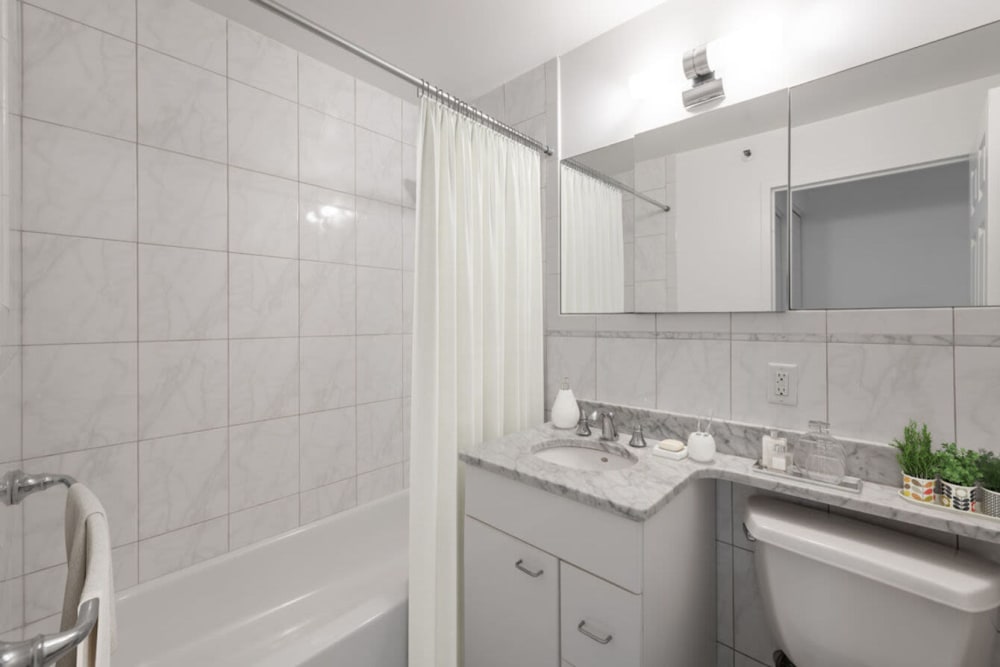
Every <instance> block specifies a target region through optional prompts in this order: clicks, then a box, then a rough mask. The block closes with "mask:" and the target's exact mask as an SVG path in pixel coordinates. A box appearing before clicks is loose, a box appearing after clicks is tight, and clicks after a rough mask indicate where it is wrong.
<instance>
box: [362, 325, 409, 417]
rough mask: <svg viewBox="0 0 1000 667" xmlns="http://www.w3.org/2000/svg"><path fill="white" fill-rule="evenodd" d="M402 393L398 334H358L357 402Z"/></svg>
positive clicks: (401, 365) (386, 397)
mask: <svg viewBox="0 0 1000 667" xmlns="http://www.w3.org/2000/svg"><path fill="white" fill-rule="evenodd" d="M402 395H403V341H402V337H401V336H358V403H359V404H360V403H373V402H375V401H386V400H389V399H392V398H400V397H401V396H402Z"/></svg>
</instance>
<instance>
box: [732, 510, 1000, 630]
mask: <svg viewBox="0 0 1000 667" xmlns="http://www.w3.org/2000/svg"><path fill="white" fill-rule="evenodd" d="M746 527H747V529H748V530H749V531H750V534H751V535H752V536H753V537H754V538H755V539H757V540H758V541H759V542H763V543H765V544H771V545H774V546H775V547H779V548H781V549H785V550H787V551H791V552H793V553H796V554H799V555H800V556H802V557H804V558H809V559H812V560H816V561H819V562H821V563H824V564H825V565H829V566H830V567H836V568H839V569H841V570H846V571H848V572H851V573H854V574H857V575H858V576H862V577H867V578H869V579H872V580H874V581H877V582H880V583H882V584H885V585H887V586H892V587H893V588H898V589H901V590H905V591H907V592H909V593H912V594H914V595H918V596H920V597H923V598H926V599H928V600H932V601H934V602H938V603H940V604H943V605H947V606H949V607H953V608H955V609H959V610H961V611H965V612H970V613H978V612H983V611H988V610H990V609H995V608H996V607H998V606H1000V566H998V565H996V564H994V563H991V562H990V561H988V560H986V559H984V558H981V557H979V556H975V555H973V554H970V553H968V552H965V551H958V550H957V549H954V548H950V547H946V546H944V545H941V544H938V543H936V542H930V541H928V540H925V539H922V538H919V537H915V536H913V535H906V534H904V533H898V532H896V531H894V530H890V529H888V528H882V527H879V526H874V525H872V524H868V523H864V522H861V521H855V520H854V519H849V518H847V517H844V516H839V515H837V514H830V513H827V512H822V511H819V510H814V509H810V508H807V507H802V506H800V505H794V504H791V503H787V502H782V501H780V500H777V499H775V498H768V497H763V496H755V497H753V498H750V500H749V502H748V504H747V512H746Z"/></svg>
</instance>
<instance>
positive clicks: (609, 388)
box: [596, 338, 656, 407]
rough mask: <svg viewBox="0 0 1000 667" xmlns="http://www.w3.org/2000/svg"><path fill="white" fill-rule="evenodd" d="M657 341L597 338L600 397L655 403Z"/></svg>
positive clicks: (641, 404)
mask: <svg viewBox="0 0 1000 667" xmlns="http://www.w3.org/2000/svg"><path fill="white" fill-rule="evenodd" d="M655 361H656V341H655V340H651V339H640V338H598V339H597V385H596V389H597V391H596V394H597V400H599V401H608V402H611V403H622V404H624V405H632V406H637V407H653V406H655V405H656V363H655Z"/></svg>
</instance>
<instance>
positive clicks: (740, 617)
mask: <svg viewBox="0 0 1000 667" xmlns="http://www.w3.org/2000/svg"><path fill="white" fill-rule="evenodd" d="M733 641H734V648H735V649H736V650H737V651H739V652H740V653H743V654H744V655H747V656H750V657H752V658H754V659H755V660H759V661H761V662H765V661H770V660H771V655H772V654H773V653H774V651H775V650H776V649H777V648H779V647H778V645H777V642H776V641H775V640H774V638H773V636H772V634H771V629H770V627H768V624H767V619H766V617H765V615H764V605H763V600H762V598H761V596H760V590H759V588H758V586H757V572H756V571H755V570H754V554H753V553H752V552H750V551H745V550H743V549H733Z"/></svg>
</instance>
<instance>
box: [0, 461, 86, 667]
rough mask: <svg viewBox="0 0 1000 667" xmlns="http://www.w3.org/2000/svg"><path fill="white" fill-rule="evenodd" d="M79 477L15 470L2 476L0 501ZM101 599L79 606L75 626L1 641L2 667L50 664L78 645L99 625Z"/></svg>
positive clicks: (11, 501)
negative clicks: (15, 640)
mask: <svg viewBox="0 0 1000 667" xmlns="http://www.w3.org/2000/svg"><path fill="white" fill-rule="evenodd" d="M75 483H76V480H75V479H73V478H72V477H70V476H69V475H53V474H48V473H42V474H38V475H29V474H27V473H25V472H24V471H22V470H13V471H11V472H8V473H6V474H5V475H3V476H2V477H0V502H2V503H3V504H4V505H17V504H18V503H20V502H21V501H22V500H24V499H25V498H26V497H28V496H30V495H31V494H32V493H34V492H36V491H43V490H45V489H48V488H50V487H53V486H56V485H58V484H63V485H65V486H66V488H69V487H70V486H72V485H73V484H75ZM99 612H100V600H98V599H97V598H94V599H92V600H87V601H85V602H84V603H83V604H81V605H80V609H79V612H78V613H77V617H76V625H75V626H73V627H72V628H70V629H69V630H64V631H62V632H57V633H55V634H52V635H47V636H46V635H37V636H36V637H33V638H31V639H27V640H25V641H22V642H0V667H49V666H50V665H54V664H55V663H56V661H57V660H59V658H61V657H63V656H64V655H66V654H67V653H69V652H70V651H72V650H73V649H75V648H76V647H77V646H79V645H80V644H81V643H83V641H84V640H85V639H86V638H87V636H88V635H90V633H91V632H92V631H93V629H94V626H95V625H97V618H98V615H99Z"/></svg>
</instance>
